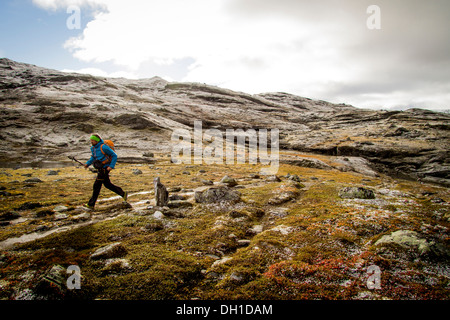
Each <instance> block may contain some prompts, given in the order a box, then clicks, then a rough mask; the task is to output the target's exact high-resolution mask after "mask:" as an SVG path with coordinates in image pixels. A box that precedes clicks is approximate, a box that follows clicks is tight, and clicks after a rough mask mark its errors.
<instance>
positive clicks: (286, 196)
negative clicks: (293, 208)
mask: <svg viewBox="0 0 450 320" xmlns="http://www.w3.org/2000/svg"><path fill="white" fill-rule="evenodd" d="M296 196H297V194H296V193H295V192H292V191H287V192H283V193H281V194H278V195H276V196H275V197H273V198H271V199H269V201H268V204H270V205H280V204H282V203H285V202H288V201H290V200H292V199H295V197H296Z"/></svg>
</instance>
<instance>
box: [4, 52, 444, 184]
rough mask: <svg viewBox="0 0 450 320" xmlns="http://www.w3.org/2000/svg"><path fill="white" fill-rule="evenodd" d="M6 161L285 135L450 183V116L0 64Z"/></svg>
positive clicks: (291, 145)
mask: <svg viewBox="0 0 450 320" xmlns="http://www.w3.org/2000/svg"><path fill="white" fill-rule="evenodd" d="M0 75H1V77H0V108H1V110H0V112H1V118H0V127H1V131H0V138H1V139H0V151H1V154H2V155H1V159H0V160H1V161H2V162H23V161H42V160H61V159H64V158H65V157H66V156H67V155H69V154H72V155H73V154H75V155H82V156H84V157H85V156H86V149H87V148H86V147H87V144H88V135H89V134H90V133H91V132H98V133H100V134H101V135H103V136H105V137H107V138H110V139H113V140H114V141H116V142H117V146H118V150H120V152H121V158H122V159H123V158H124V157H125V158H127V157H128V158H129V159H131V158H139V157H141V156H142V154H143V153H145V152H148V151H152V152H166V153H168V152H170V150H171V141H170V135H171V133H172V131H173V130H174V129H177V128H186V129H190V128H193V122H194V120H201V121H202V125H203V129H207V128H217V129H221V130H225V129H228V128H234V129H237V128H242V129H249V128H253V129H262V128H265V129H271V128H278V129H279V130H280V146H281V147H282V148H285V149H295V150H300V151H304V152H314V153H322V154H327V155H335V156H358V157H363V158H365V159H367V160H369V161H370V162H371V164H372V165H373V167H374V168H376V169H377V170H378V171H380V172H385V173H389V174H395V175H400V176H403V177H408V178H414V179H423V180H424V181H428V182H436V183H440V184H445V185H448V184H449V180H450V164H449V162H448V160H447V159H449V158H450V157H449V141H450V139H449V128H450V123H449V121H450V115H448V114H444V113H436V112H431V111H426V110H419V109H411V110H407V111H374V110H362V109H358V108H355V107H352V106H349V105H345V104H339V105H336V104H331V103H328V102H325V101H316V100H311V99H308V98H303V97H298V96H294V95H290V94H287V93H265V94H259V95H249V94H246V93H241V92H235V91H232V90H227V89H222V88H218V87H214V86H209V85H205V84H199V83H169V82H167V81H165V80H163V79H161V78H158V77H154V78H151V79H142V80H128V79H111V78H101V77H93V76H90V75H82V74H75V73H63V72H60V71H55V70H49V69H45V68H40V67H37V66H33V65H28V64H23V63H18V62H14V61H12V60H9V59H0Z"/></svg>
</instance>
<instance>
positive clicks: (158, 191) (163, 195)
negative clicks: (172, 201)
mask: <svg viewBox="0 0 450 320" xmlns="http://www.w3.org/2000/svg"><path fill="white" fill-rule="evenodd" d="M153 184H154V186H155V200H156V206H157V207H164V206H167V204H168V203H169V192H168V191H167V189H166V187H165V186H164V185H163V184H162V183H161V181H160V179H159V177H157V178H155V179H154V180H153Z"/></svg>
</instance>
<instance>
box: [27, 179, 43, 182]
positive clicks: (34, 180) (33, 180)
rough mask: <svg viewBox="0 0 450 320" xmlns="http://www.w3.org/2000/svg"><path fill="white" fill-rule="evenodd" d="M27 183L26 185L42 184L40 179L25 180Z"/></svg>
mask: <svg viewBox="0 0 450 320" xmlns="http://www.w3.org/2000/svg"><path fill="white" fill-rule="evenodd" d="M25 182H26V183H40V182H42V180H41V179H39V178H30V179H27V180H25Z"/></svg>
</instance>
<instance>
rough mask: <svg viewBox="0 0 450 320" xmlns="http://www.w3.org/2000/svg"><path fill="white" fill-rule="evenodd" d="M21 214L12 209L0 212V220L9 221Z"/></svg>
mask: <svg viewBox="0 0 450 320" xmlns="http://www.w3.org/2000/svg"><path fill="white" fill-rule="evenodd" d="M20 217H21V215H20V214H18V213H17V212H14V211H9V212H5V213H0V221H9V220H15V219H18V218H20Z"/></svg>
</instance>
